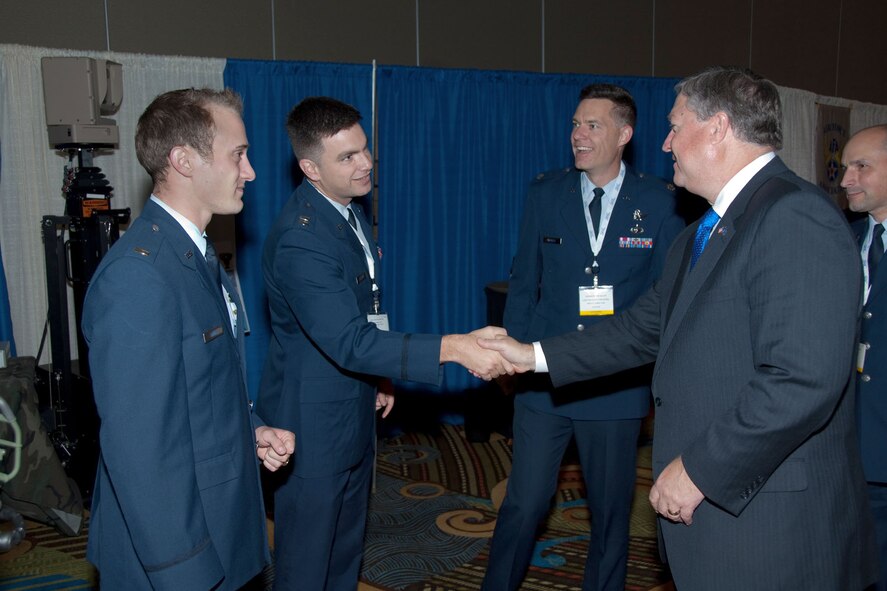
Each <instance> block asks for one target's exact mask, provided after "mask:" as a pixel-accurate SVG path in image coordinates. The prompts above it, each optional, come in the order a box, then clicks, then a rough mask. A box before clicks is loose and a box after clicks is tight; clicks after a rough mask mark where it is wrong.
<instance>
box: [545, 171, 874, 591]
mask: <svg viewBox="0 0 887 591" xmlns="http://www.w3.org/2000/svg"><path fill="white" fill-rule="evenodd" d="M695 229H696V224H694V225H692V226H691V227H689V228H688V229H687V230H686V231H685V232H684V233H683V234H682V235H681V236H680V237H678V239H677V240H676V241H675V244H674V246H673V248H672V251H671V252H670V253H669V257H668V260H667V262H666V266H665V269H664V271H663V274H662V279H661V281H660V282H659V283H657V285H656V286H654V288H653V289H651V290H650V291H648V292H647V294H645V295H644V296H642V297H641V298H639V299H638V301H637V302H636V304H635V305H634V306H633V307H632V308H631V309H629V311H627V312H626V313H624V314H622V315H621V316H619V317H617V318H616V319H615V320H614V321H612V322H608V323H602V324H599V325H597V326H595V327H594V329H592V330H590V331H586V332H585V333H579V334H573V335H567V336H565V337H560V338H555V339H551V340H548V341H543V343H542V346H543V350H544V351H545V354H546V359H547V360H548V364H549V368H550V370H551V376H552V379H553V381H554V382H555V384H560V383H564V382H568V381H573V380H577V379H587V378H589V377H593V376H596V375H601V374H605V373H607V372H610V371H614V370H616V369H623V368H625V367H629V366H632V365H639V364H641V363H646V362H648V361H650V360H653V359H655V360H656V367H655V371H654V375H653V395H654V401H655V405H656V429H655V435H654V444H653V462H654V473H655V475H656V476H658V475H659V473H660V472H661V471H662V469H663V468H664V467H665V466H666V465H667V464H668V463H669V462H671V461H672V460H673V459H675V458H676V457H678V456H681V457H682V458H683V462H684V465H685V467H686V470H687V473H688V475H689V476H690V478H691V479H692V480H693V482H694V483H695V484H696V485H697V486H698V487H699V488H700V489H701V490H702V492H703V493H704V494H705V496H706V499H705V500H704V501H703V503H702V504H701V505H700V506H699V507H698V509H697V510H696V513H695V515H694V521H693V524H692V525H690V526H685V525H683V524H673V523H670V522H666V521H664V520H660V529H661V533H662V536H663V539H664V542H665V548H664V550H665V553H666V554H667V558H668V561H669V563H670V565H671V568H672V573H673V575H674V577H675V583H676V586H677V587H678V588H679V589H681V590H682V591H687V590H690V591H692V590H694V589H699V590H703V589H704V590H711V589H718V590H719V591H728V590H732V589H735V590H737V591H739V590H747V589H823V590H835V589H842V590H843V589H847V590H853V589H862V588H863V587H864V586H865V585H866V584H868V583H870V582H872V581H873V580H875V578H876V577H877V565H876V562H875V561H876V559H875V555H874V539H873V537H872V530H871V523H870V522H871V517H870V514H869V508H868V503H867V498H866V494H865V488H864V487H865V484H864V479H863V475H862V467H861V463H860V460H859V449H858V443H857V441H856V428H855V413H854V395H853V380H852V376H851V371H852V365H853V358H854V353H855V342H856V326H857V316H858V312H859V307H860V303H861V297H860V295H861V294H860V287H861V280H860V275H861V274H860V265H859V254H858V249H857V246H856V244H855V242H854V241H853V236H852V234H851V233H850V231H849V228H848V226H847V223H846V221H845V220H844V218H843V216H842V215H841V213H840V212H839V211H838V210H837V208H836V207H835V206H834V204H833V203H832V202H831V201H830V200H829V199H828V197H827V196H825V195H824V194H823V193H822V192H821V191H819V190H818V189H816V188H815V187H814V186H813V185H811V184H809V183H807V182H805V181H803V180H801V179H799V178H798V177H797V176H795V175H794V174H793V173H791V172H790V171H789V170H788V169H787V168H786V167H785V165H784V164H783V163H782V162H781V161H780V160H779V159H775V160H774V161H772V162H770V163H769V164H768V165H767V166H766V167H764V169H763V170H761V171H760V172H759V173H758V174H757V175H755V176H754V177H753V178H752V180H751V181H750V182H749V183H748V184H747V185H746V187H745V188H744V189H743V190H742V191H741V192H740V193H739V195H738V196H737V198H736V200H735V201H734V202H733V203H732V205H731V206H730V208H729V209H728V210H727V212H726V214H725V215H724V217H723V219H722V221H721V223H720V225H719V227H718V229H717V230H716V231H715V234H714V235H713V236H712V238H711V240H710V241H709V244H708V246H707V248H706V249H705V251H704V252H703V253H702V256H701V257H700V259H699V262H698V263H697V264H696V267H695V268H694V269H693V270H692V271H691V272H689V273H688V272H687V266H688V261H689V251H690V249H691V247H692V241H693V234H694V232H695Z"/></svg>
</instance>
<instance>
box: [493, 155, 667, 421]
mask: <svg viewBox="0 0 887 591" xmlns="http://www.w3.org/2000/svg"><path fill="white" fill-rule="evenodd" d="M581 174H582V173H581V172H580V171H578V170H576V169H574V168H566V169H560V170H557V171H553V172H549V173H545V174H541V175H539V176H538V177H537V179H536V180H535V181H534V182H533V183H532V184H531V185H530V188H529V191H528V194H527V201H526V205H525V207H524V213H523V218H522V222H521V230H520V235H519V238H518V247H517V253H516V254H515V257H514V263H513V265H512V271H511V277H510V279H509V282H508V299H507V300H506V306H505V321H504V325H505V328H506V329H507V330H508V334H510V335H511V336H513V337H514V338H516V339H518V340H520V341H537V340H540V339H542V338H546V337H553V336H555V335H559V334H563V333H566V332H570V331H576V330H585V328H586V327H588V326H591V325H593V324H595V323H597V322H600V321H601V320H603V319H605V318H607V316H581V315H580V314H579V287H580V286H587V285H591V284H592V275H591V266H592V262H593V261H594V256H593V254H592V250H591V245H590V244H589V241H588V229H587V226H586V223H585V213H584V206H583V204H582V188H581V184H580V179H581ZM636 217H638V218H642V219H635V218H636ZM683 227H684V222H683V220H682V219H681V218H680V217H678V216H677V214H676V213H675V199H674V187H673V186H667V185H666V184H665V183H664V182H663V181H661V180H660V179H657V178H655V177H650V176H645V175H638V174H636V173H635V172H634V171H632V170H631V169H629V168H627V169H626V171H625V179H624V181H623V184H622V189H621V190H620V191H619V197H618V198H617V201H616V204H615V205H614V207H613V213H612V215H611V217H610V222H609V225H608V228H607V233H606V236H605V238H604V243H603V245H602V247H601V250H600V253H599V254H598V257H597V260H598V265H599V268H600V273H599V280H600V284H601V285H612V286H614V287H615V289H614V296H615V301H614V304H615V309H616V311H617V312H619V311H621V310H624V309H625V308H627V307H628V306H629V305H630V304H631V303H632V302H633V301H634V300H635V299H636V298H637V297H638V296H640V295H641V294H642V293H644V292H645V291H646V290H647V289H648V288H649V287H650V286H651V285H652V284H653V281H654V280H655V279H657V278H658V277H659V274H660V273H661V272H662V266H663V264H664V262H665V255H666V253H667V252H668V247H669V246H670V245H671V243H672V241H673V240H674V238H675V237H676V236H677V235H678V233H679V232H680V231H681V229H683ZM632 230H634V231H632ZM649 380H650V374H649V372H638V371H631V372H625V373H623V374H621V375H618V376H612V377H609V378H607V379H603V380H598V381H597V382H593V383H588V382H585V383H581V384H574V385H572V386H570V387H567V388H561V389H558V390H553V389H552V388H551V385H550V382H548V379H547V377H545V376H531V377H530V378H529V379H526V378H523V379H521V380H519V388H520V386H521V385H523V387H525V388H528V389H529V391H526V392H522V393H521V394H520V395H519V396H517V397H516V398H515V404H525V405H527V406H529V407H530V408H534V409H537V410H541V411H544V412H548V413H553V414H558V415H562V416H569V417H572V418H574V419H596V420H600V419H607V420H609V419H635V418H640V417H644V416H646V415H647V413H648V411H649V409H650V386H649ZM534 390H535V391H534Z"/></svg>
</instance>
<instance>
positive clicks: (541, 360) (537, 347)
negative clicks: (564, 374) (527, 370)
mask: <svg viewBox="0 0 887 591" xmlns="http://www.w3.org/2000/svg"><path fill="white" fill-rule="evenodd" d="M533 353H534V354H535V356H536V369H535V371H536V373H548V361H546V360H545V352H544V351H542V343H540V342H539V341H533Z"/></svg>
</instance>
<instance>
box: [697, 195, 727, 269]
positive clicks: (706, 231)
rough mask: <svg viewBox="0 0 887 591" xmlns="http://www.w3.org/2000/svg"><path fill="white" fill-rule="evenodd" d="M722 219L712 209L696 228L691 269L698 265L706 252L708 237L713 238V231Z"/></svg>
mask: <svg viewBox="0 0 887 591" xmlns="http://www.w3.org/2000/svg"><path fill="white" fill-rule="evenodd" d="M720 219H721V216H719V215H718V214H717V212H716V211H715V210H714V209H711V208H709V210H708V211H707V212H705V215H704V216H702V221H700V222H699V227H698V228H696V236H695V237H694V238H693V256H692V257H690V268H691V269H692V268H693V265H695V264H696V261H697V260H699V255H701V254H702V251H703V250H705V245H706V244H708V237H709V236H711V230H712V228H714V227H715V225H716V224H717V223H718V222H719V221H720Z"/></svg>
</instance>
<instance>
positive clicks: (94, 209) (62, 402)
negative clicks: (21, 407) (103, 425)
mask: <svg viewBox="0 0 887 591" xmlns="http://www.w3.org/2000/svg"><path fill="white" fill-rule="evenodd" d="M67 149H68V154H69V165H68V166H66V167H65V182H64V186H63V187H62V192H63V193H64V194H65V198H66V207H65V213H66V215H64V216H49V215H48V216H44V217H43V222H42V230H43V248H44V257H45V260H46V286H47V295H48V303H49V312H48V323H49V332H50V336H51V349H50V353H51V359H52V363H51V365H50V367H49V369H48V370H47V374H45V375H41V373H40V372H38V376H37V379H36V387H37V391H38V393H39V394H41V396H40V405H41V408H43V410H44V420H45V421H46V422H47V423H48V424H47V427H48V429H49V432H50V437H51V439H52V441H53V444H54V445H55V448H56V451H57V452H58V454H59V459H60V460H61V462H62V465H63V466H64V467H65V471H66V472H67V473H68V475H69V476H71V477H72V478H74V480H75V481H76V482H77V484H78V486H79V487H80V490H81V491H82V492H83V496H84V497H87V496H88V494H87V493H88V492H90V491H91V490H92V486H93V479H94V477H95V467H96V462H97V460H98V417H97V414H96V410H95V402H94V401H93V397H92V388H91V386H90V382H89V363H88V362H87V361H88V358H89V357H88V347H87V345H86V341H85V340H84V338H83V334H82V332H81V330H80V323H81V320H82V313H83V302H84V300H85V298H86V291H87V289H88V287H89V282H90V280H91V279H92V276H93V274H94V273H95V271H96V268H98V265H99V263H100V262H101V259H102V257H104V255H105V253H107V252H108V249H110V248H111V246H112V245H113V244H114V242H116V241H117V239H118V238H119V237H120V231H119V226H120V224H126V223H128V222H129V217H130V210H129V208H126V209H120V210H114V209H111V208H110V199H111V194H112V192H113V188H112V187H111V186H110V185H109V184H108V181H107V180H105V176H104V175H103V174H102V173H101V170H100V169H99V168H97V167H94V166H92V151H93V149H94V148H93V147H83V146H71V147H68V148H67ZM75 157H76V159H77V166H74V165H73V161H74V159H75ZM66 234H67V239H66ZM69 283H70V285H71V287H72V290H73V295H74V315H75V326H76V335H77V350H78V359H79V361H80V363H79V373H77V372H75V371H74V364H73V362H72V360H71V334H70V329H69V326H70V319H69V315H68V285H69ZM44 381H45V383H41V382H44Z"/></svg>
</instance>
